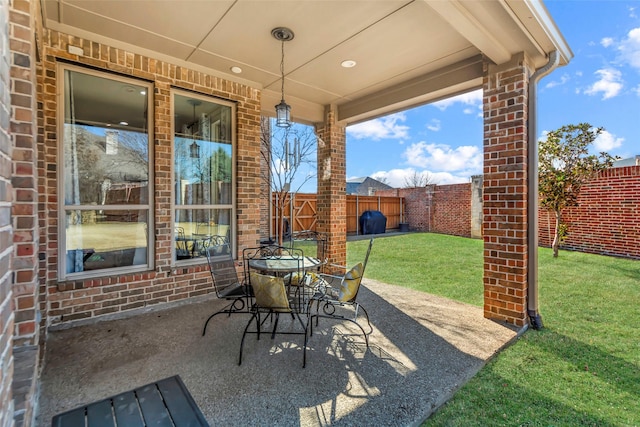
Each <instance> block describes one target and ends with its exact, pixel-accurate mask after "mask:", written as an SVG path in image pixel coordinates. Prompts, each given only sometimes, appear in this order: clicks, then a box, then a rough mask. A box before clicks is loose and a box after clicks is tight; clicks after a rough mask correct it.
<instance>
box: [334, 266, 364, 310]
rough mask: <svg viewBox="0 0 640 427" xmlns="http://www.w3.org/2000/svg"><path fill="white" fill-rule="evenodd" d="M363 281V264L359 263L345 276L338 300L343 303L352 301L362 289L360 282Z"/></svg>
mask: <svg viewBox="0 0 640 427" xmlns="http://www.w3.org/2000/svg"><path fill="white" fill-rule="evenodd" d="M361 280H362V263H361V262H359V263H357V264H356V265H354V266H353V267H352V268H351V270H349V271H347V274H345V275H344V280H342V284H341V285H340V293H339V294H338V300H339V301H342V302H346V301H351V300H352V299H353V298H355V296H356V294H357V293H358V288H359V287H360V281H361Z"/></svg>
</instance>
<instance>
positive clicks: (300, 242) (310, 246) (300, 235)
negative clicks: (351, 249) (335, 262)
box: [290, 230, 328, 266]
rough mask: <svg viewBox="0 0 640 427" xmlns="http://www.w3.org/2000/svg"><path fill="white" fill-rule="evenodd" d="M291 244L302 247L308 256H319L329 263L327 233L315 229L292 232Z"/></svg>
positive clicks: (323, 262)
mask: <svg viewBox="0 0 640 427" xmlns="http://www.w3.org/2000/svg"><path fill="white" fill-rule="evenodd" d="M290 246H291V247H292V248H298V249H302V250H303V251H304V252H305V254H306V255H307V256H314V257H317V258H318V259H319V260H320V261H321V262H322V264H323V266H324V264H326V263H327V260H328V256H327V235H326V233H321V232H318V231H315V230H302V231H296V232H294V233H292V234H291V240H290Z"/></svg>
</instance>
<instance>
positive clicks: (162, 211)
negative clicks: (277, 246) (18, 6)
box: [38, 30, 260, 324]
mask: <svg viewBox="0 0 640 427" xmlns="http://www.w3.org/2000/svg"><path fill="white" fill-rule="evenodd" d="M43 42H44V43H43V44H44V50H45V53H44V57H43V63H42V68H43V71H42V73H43V77H42V88H41V90H40V91H39V93H41V94H42V99H41V106H42V117H43V128H42V134H41V137H42V144H41V146H40V147H39V148H40V153H39V154H40V156H41V158H42V162H39V163H38V166H39V172H40V173H41V174H42V176H43V178H42V179H41V180H40V182H41V191H42V193H41V194H43V195H44V197H43V198H42V199H41V200H43V202H42V203H41V206H40V211H39V213H40V220H41V223H42V224H43V226H44V227H45V232H44V234H43V236H44V237H43V238H42V240H41V245H40V253H41V256H42V258H43V259H44V260H46V261H45V271H46V277H45V278H44V286H46V301H45V302H46V305H47V307H46V310H47V315H48V319H47V322H48V324H55V323H60V322H68V321H73V320H79V319H86V318H91V317H94V316H100V315H105V314H110V313H116V312H122V311H126V310H132V309H137V308H141V307H146V306H150V305H154V304H161V303H167V302H172V301H177V300H181V299H185V298H190V297H195V296H201V295H205V294H207V293H210V292H213V288H212V284H211V278H210V275H209V272H208V268H207V266H206V261H205V260H203V264H198V265H195V266H185V267H176V266H175V265H174V263H173V261H172V259H171V247H172V245H173V241H172V233H171V209H170V206H171V194H172V191H171V185H172V184H171V182H172V176H171V170H172V165H171V162H172V155H171V152H172V139H173V136H172V134H171V123H172V120H173V117H172V116H171V108H170V102H171V88H172V87H175V88H182V89H187V90H191V91H194V92H198V93H201V94H204V95H210V96H215V97H218V98H223V99H227V100H230V101H233V102H235V103H236V141H237V147H236V177H237V178H236V179H237V181H236V182H237V186H236V218H237V223H236V225H237V246H238V247H246V246H255V245H256V244H257V243H258V240H259V228H260V202H259V191H260V162H259V158H260V135H259V128H260V91H259V90H258V89H255V88H252V87H248V86H246V85H242V84H240V83H235V82H231V81H228V80H225V79H222V78H218V77H215V76H212V75H209V74H205V73H202V72H199V71H195V70H192V69H189V68H186V67H183V66H179V65H175V64H171V63H168V62H164V61H160V60H157V59H154V58H149V57H146V56H143V55H140V54H136V53H133V52H129V51H126V50H123V49H120V48H115V47H111V46H108V45H104V44H100V43H97V42H94V41H92V40H88V39H82V38H79V37H74V36H70V35H66V34H63V33H60V32H57V31H53V30H45V31H44V33H43ZM70 45H72V46H76V47H80V48H82V50H83V55H80V56H79V55H73V54H70V53H68V51H67V48H68V46H70ZM61 60H64V61H67V62H72V63H75V64H79V65H87V66H91V67H93V68H94V69H95V68H97V69H102V70H108V71H111V72H116V73H119V74H121V75H126V76H129V77H134V78H140V79H143V80H146V81H152V82H153V84H154V94H153V103H154V120H153V123H154V129H153V131H154V135H153V140H154V153H153V155H154V158H153V164H154V173H155V175H154V190H155V191H154V194H155V198H154V206H153V213H154V214H155V224H156V226H155V230H153V233H154V235H155V269H154V270H153V271H147V272H142V273H134V274H131V273H130V274H121V275H113V276H106V277H98V278H93V279H86V280H76V281H66V282H59V281H58V279H57V263H58V249H57V248H58V223H57V217H58V197H57V188H56V186H57V173H58V163H59V162H58V158H57V144H58V141H57V132H58V128H57V117H58V116H57V114H58V107H60V108H62V105H58V104H57V97H56V94H57V93H59V92H60V90H61V88H58V87H57V77H58V76H57V73H58V68H57V64H58V61H61Z"/></svg>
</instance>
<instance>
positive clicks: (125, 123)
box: [120, 122, 129, 126]
mask: <svg viewBox="0 0 640 427" xmlns="http://www.w3.org/2000/svg"><path fill="white" fill-rule="evenodd" d="M120 124H121V125H122V126H129V123H127V122H120Z"/></svg>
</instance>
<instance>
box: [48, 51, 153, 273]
mask: <svg viewBox="0 0 640 427" xmlns="http://www.w3.org/2000/svg"><path fill="white" fill-rule="evenodd" d="M67 72H77V73H82V74H87V75H89V76H93V77H99V78H102V79H106V80H111V81H116V82H121V83H125V84H126V83H128V84H131V85H134V86H141V87H144V88H146V91H147V106H146V109H147V140H148V146H147V149H148V157H149V158H148V165H149V166H148V174H149V175H148V176H149V180H148V184H147V191H148V195H147V203H146V204H127V205H122V204H120V205H115V204H114V205H106V206H108V208H107V209H103V210H129V211H146V212H147V222H146V225H147V233H146V238H147V262H146V264H140V265H131V266H122V267H111V268H103V269H96V270H87V271H79V272H72V273H67V272H66V271H67V257H66V253H67V229H66V226H65V224H66V215H67V213H68V212H72V211H94V210H97V207H96V205H82V204H79V205H67V204H66V202H65V197H64V194H65V164H64V144H65V138H64V134H65V108H66V106H65V99H64V98H65V90H66V82H65V75H66V73H67ZM56 85H57V88H58V93H57V96H56V99H57V105H58V109H57V114H56V117H57V126H56V131H57V144H56V156H57V157H56V165H57V166H56V178H57V192H58V203H57V206H58V215H57V218H58V226H57V230H58V242H57V248H58V263H57V264H58V274H57V277H58V280H60V281H69V280H84V279H90V278H96V277H104V276H113V275H116V274H117V275H121V274H130V273H137V272H142V271H152V270H153V269H154V268H155V235H154V234H155V233H154V232H153V230H154V229H155V226H154V224H155V223H154V220H155V209H154V206H155V191H154V176H155V174H154V171H155V151H154V140H155V137H154V126H153V124H154V123H155V116H154V108H153V107H154V102H153V93H154V84H153V82H149V81H146V80H140V79H136V78H133V77H124V76H121V75H118V74H114V73H109V72H107V71H97V70H93V69H90V68H86V67H82V66H78V65H73V64H66V63H59V64H58V65H57V71H56ZM100 206H105V205H100Z"/></svg>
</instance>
